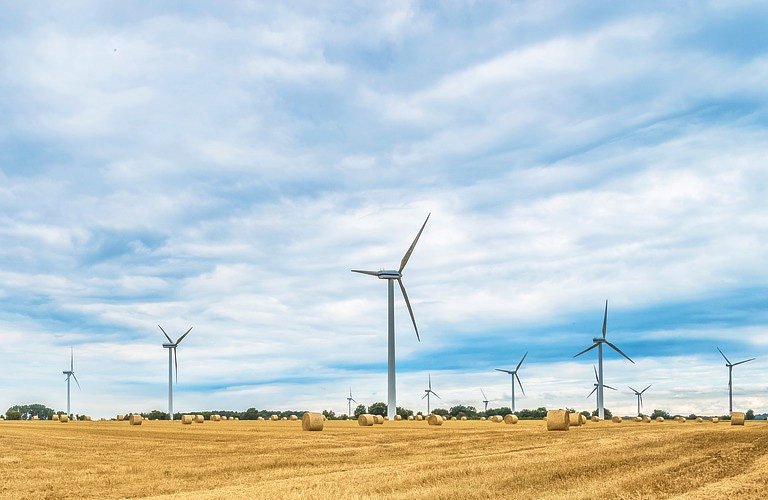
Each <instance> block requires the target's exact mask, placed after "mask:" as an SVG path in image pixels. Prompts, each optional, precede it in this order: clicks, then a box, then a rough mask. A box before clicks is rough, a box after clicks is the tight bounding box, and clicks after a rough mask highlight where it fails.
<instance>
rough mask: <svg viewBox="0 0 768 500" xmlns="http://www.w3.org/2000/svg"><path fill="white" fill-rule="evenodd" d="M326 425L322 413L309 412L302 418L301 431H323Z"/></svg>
mask: <svg viewBox="0 0 768 500" xmlns="http://www.w3.org/2000/svg"><path fill="white" fill-rule="evenodd" d="M324 423H325V421H324V420H323V414H322V413H317V412H313V411H308V412H306V413H304V415H302V416H301V430H303V431H321V430H323V424H324Z"/></svg>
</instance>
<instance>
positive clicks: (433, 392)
mask: <svg viewBox="0 0 768 500" xmlns="http://www.w3.org/2000/svg"><path fill="white" fill-rule="evenodd" d="M430 392H432V394H434V395H435V397H436V398H437V399H443V398H441V397H440V396H438V395H437V393H436V392H435V391H430Z"/></svg>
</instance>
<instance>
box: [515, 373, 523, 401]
mask: <svg viewBox="0 0 768 500" xmlns="http://www.w3.org/2000/svg"><path fill="white" fill-rule="evenodd" d="M513 377H515V378H516V379H517V385H519V386H520V390H521V391H523V396H525V389H523V383H522V382H520V375H518V374H517V373H515V374H514V375H513Z"/></svg>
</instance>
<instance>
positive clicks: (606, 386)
mask: <svg viewBox="0 0 768 500" xmlns="http://www.w3.org/2000/svg"><path fill="white" fill-rule="evenodd" d="M603 387H605V388H606V389H612V390H614V391H616V390H618V389H616V388H615V387H611V386H610V385H605V384H603Z"/></svg>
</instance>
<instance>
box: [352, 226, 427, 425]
mask: <svg viewBox="0 0 768 500" xmlns="http://www.w3.org/2000/svg"><path fill="white" fill-rule="evenodd" d="M430 215H432V214H429V215H427V219H426V220H425V221H424V224H423V225H422V226H421V229H419V234H417V235H416V238H415V239H414V240H413V243H411V247H410V248H409V249H408V251H407V252H405V255H404V256H403V260H402V261H400V268H399V269H398V270H397V271H394V270H386V271H385V270H381V271H360V270H356V269H353V270H352V272H353V273H361V274H368V275H370V276H376V277H377V278H379V279H382V280H387V297H388V299H389V300H388V301H389V310H388V329H387V333H388V335H387V347H388V356H387V416H388V417H389V418H390V419H394V418H395V415H396V414H397V402H396V399H397V395H396V392H397V390H396V387H395V285H394V281H395V280H397V283H398V284H399V285H400V291H401V292H402V293H403V299H405V305H406V306H408V313H409V314H410V315H411V321H412V322H413V328H414V330H416V339H417V340H418V341H421V338H419V329H418V328H417V327H416V319H415V318H414V317H413V309H411V302H410V301H409V300H408V294H407V293H406V292H405V286H404V285H403V279H402V278H403V269H405V265H406V264H408V259H410V258H411V253H413V249H414V248H415V247H416V243H417V242H418V241H419V237H420V236H421V233H422V231H424V227H425V226H426V225H427V221H428V220H429V216H430Z"/></svg>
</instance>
